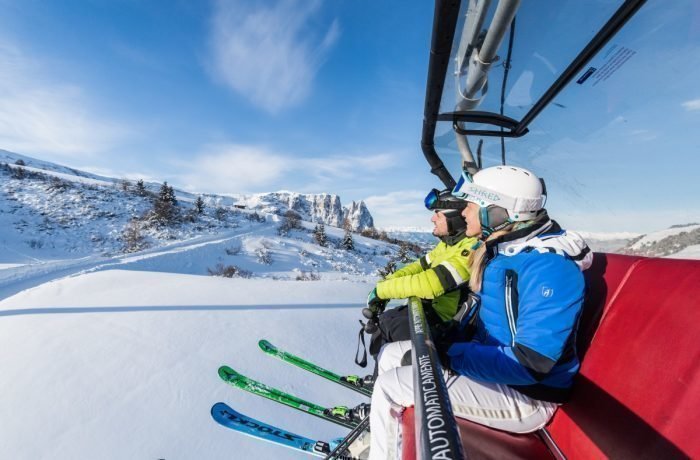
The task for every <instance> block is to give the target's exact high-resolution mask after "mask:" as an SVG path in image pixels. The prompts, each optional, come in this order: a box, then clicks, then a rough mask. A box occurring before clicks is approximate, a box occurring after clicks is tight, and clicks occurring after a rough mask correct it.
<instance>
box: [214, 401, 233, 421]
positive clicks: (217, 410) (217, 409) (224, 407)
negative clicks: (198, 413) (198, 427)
mask: <svg viewBox="0 0 700 460" xmlns="http://www.w3.org/2000/svg"><path fill="white" fill-rule="evenodd" d="M231 411H233V409H231V408H230V407H229V406H228V404H226V403H222V402H218V403H216V404H214V405H213V406H211V416H212V417H214V418H215V419H217V418H218V417H219V416H220V415H221V414H223V413H225V412H231Z"/></svg>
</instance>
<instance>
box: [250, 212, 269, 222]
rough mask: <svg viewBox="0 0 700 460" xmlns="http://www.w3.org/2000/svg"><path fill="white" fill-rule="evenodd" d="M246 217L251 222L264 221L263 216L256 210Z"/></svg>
mask: <svg viewBox="0 0 700 460" xmlns="http://www.w3.org/2000/svg"><path fill="white" fill-rule="evenodd" d="M247 219H248V220H250V221H253V222H260V223H262V222H265V216H261V215H260V214H258V212H257V211H255V212H254V213H252V214H248V216H247Z"/></svg>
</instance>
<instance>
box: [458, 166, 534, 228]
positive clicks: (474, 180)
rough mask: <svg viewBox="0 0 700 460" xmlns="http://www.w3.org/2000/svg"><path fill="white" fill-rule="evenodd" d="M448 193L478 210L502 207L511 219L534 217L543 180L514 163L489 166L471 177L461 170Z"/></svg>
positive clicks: (521, 219) (523, 219) (515, 220)
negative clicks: (459, 176)
mask: <svg viewBox="0 0 700 460" xmlns="http://www.w3.org/2000/svg"><path fill="white" fill-rule="evenodd" d="M452 194H453V195H454V196H456V197H458V198H461V199H463V200H466V201H471V202H473V203H476V204H478V205H479V206H481V208H482V209H486V208H488V207H489V206H498V207H500V208H503V209H505V210H506V211H507V212H508V220H510V221H511V222H521V221H526V220H531V219H534V218H535V216H536V215H537V212H538V211H539V210H540V209H542V208H543V207H544V203H545V200H546V191H545V190H544V187H543V182H542V181H541V180H540V179H539V178H538V177H537V176H535V174H534V173H533V172H531V171H528V170H527V169H525V168H519V167H517V166H492V167H490V168H485V169H482V170H480V171H479V172H477V173H476V174H474V175H473V176H471V175H470V174H469V173H467V172H462V177H461V178H460V180H459V182H458V183H457V185H456V186H455V188H454V190H453V191H452ZM482 223H483V222H482ZM487 225H488V224H487Z"/></svg>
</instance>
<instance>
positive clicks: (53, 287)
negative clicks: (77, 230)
mask: <svg viewBox="0 0 700 460" xmlns="http://www.w3.org/2000/svg"><path fill="white" fill-rule="evenodd" d="M370 288H371V283H352V282H343V281H316V282H314V281H309V282H294V281H275V280H256V279H249V280H243V279H224V278H212V277H207V276H195V275H187V274H176V273H156V272H144V271H129V270H106V271H100V272H94V273H88V274H82V275H79V276H76V277H70V278H65V279H61V280H57V281H53V282H49V283H45V284H42V285H40V286H37V287H35V288H33V289H29V290H27V291H23V292H21V293H19V294H17V295H15V296H12V297H10V298H7V299H4V300H2V301H0V316H4V317H5V318H2V321H0V350H1V351H0V358H1V359H2V362H3V372H2V374H0V392H2V394H3V398H2V399H1V400H0V401H1V402H0V430H1V431H2V433H3V441H2V442H0V458H52V459H75V458H88V457H99V458H115V459H121V458H154V459H155V458H163V459H174V458H207V459H219V458H220V459H224V458H241V459H243V458H245V459H248V458H250V459H252V458H256V459H257V458H260V459H276V458H305V456H304V455H295V454H294V453H293V452H291V451H287V450H285V449H283V448H279V447H276V446H272V445H268V444H264V443H260V442H259V441H256V440H254V439H251V438H248V437H245V436H241V435H240V434H238V433H235V432H233V431H230V430H227V429H225V428H223V427H220V426H219V425H218V424H216V423H215V422H214V421H213V420H211V417H210V415H209V409H210V407H211V406H212V405H213V404H214V403H215V402H218V401H224V402H226V403H227V404H229V405H231V406H232V407H234V408H236V409H237V410H240V411H241V412H242V413H244V414H247V415H250V416H253V417H255V418H258V419H260V420H262V421H268V422H274V423H275V424H277V425H279V426H281V427H284V428H287V429H289V430H291V431H293V432H297V433H299V434H301V435H305V436H309V437H317V438H321V439H328V438H331V437H335V436H341V435H342V434H343V433H344V432H346V431H347V430H345V429H343V428H342V427H336V426H334V425H332V424H330V423H328V422H325V421H322V420H319V419H316V418H314V417H311V416H308V415H305V414H302V413H300V412H297V411H294V410H293V409H289V408H286V407H283V406H280V405H279V404H276V403H273V402H270V401H267V400H265V399H262V398H260V397H256V396H254V395H250V394H247V393H244V392H242V391H240V390H238V389H235V388H232V387H229V386H228V385H226V384H225V383H224V382H222V381H221V380H220V379H219V377H218V376H217V373H216V371H217V369H218V367H219V366H220V365H222V364H228V365H230V366H232V367H233V368H234V369H236V370H238V371H239V372H241V373H243V374H245V375H248V376H250V377H253V378H256V379H258V380H261V381H263V382H266V383H268V384H270V385H273V386H277V387H279V388H281V389H283V390H285V391H289V392H292V393H295V394H297V395H298V396H300V397H302V398H304V399H307V400H309V401H313V402H317V403H319V404H323V405H335V404H347V405H351V404H356V403H359V402H362V401H363V400H364V398H363V397H362V396H360V395H357V394H355V393H353V392H351V391H349V390H346V389H343V388H341V387H339V386H337V385H335V384H332V383H330V382H326V381H324V380H322V379H321V378H319V377H316V376H313V375H311V374H309V373H307V372H304V371H301V370H298V369H295V368H293V367H291V366H289V365H287V364H285V363H282V362H280V361H277V360H275V359H274V358H271V357H267V356H265V355H264V354H263V353H262V352H261V351H260V350H258V347H257V341H258V340H259V339H262V338H266V339H268V340H270V341H271V342H272V343H274V344H275V345H277V346H280V347H284V348H286V349H289V350H290V351H295V352H298V353H299V354H301V355H302V356H304V357H306V358H308V359H311V360H314V361H316V362H318V363H319V364H321V365H326V366H328V367H330V368H332V369H334V370H335V371H336V372H340V373H357V372H358V371H362V369H359V368H357V367H356V366H355V365H354V364H353V361H352V359H353V356H354V351H355V344H356V339H357V331H356V330H355V329H356V327H355V325H356V321H357V319H358V316H359V309H360V307H361V299H364V297H365V296H366V293H367V291H368V290H369V289H370ZM358 300H359V301H360V302H358Z"/></svg>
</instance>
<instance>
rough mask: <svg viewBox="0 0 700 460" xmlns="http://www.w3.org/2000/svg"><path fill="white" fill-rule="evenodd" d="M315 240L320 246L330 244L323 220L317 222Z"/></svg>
mask: <svg viewBox="0 0 700 460" xmlns="http://www.w3.org/2000/svg"><path fill="white" fill-rule="evenodd" d="M314 241H316V243H317V244H318V245H319V246H326V245H327V244H328V237H327V236H326V227H325V225H323V222H321V223H318V224H316V228H315V229H314Z"/></svg>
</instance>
